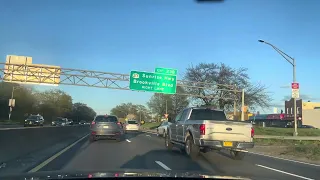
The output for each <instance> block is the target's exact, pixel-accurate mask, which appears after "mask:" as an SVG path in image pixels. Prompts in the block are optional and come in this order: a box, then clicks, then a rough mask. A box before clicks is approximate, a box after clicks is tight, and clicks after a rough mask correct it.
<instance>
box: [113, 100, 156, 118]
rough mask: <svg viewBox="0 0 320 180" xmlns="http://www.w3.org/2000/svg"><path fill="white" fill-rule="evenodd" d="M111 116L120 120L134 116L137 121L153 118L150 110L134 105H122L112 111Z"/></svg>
mask: <svg viewBox="0 0 320 180" xmlns="http://www.w3.org/2000/svg"><path fill="white" fill-rule="evenodd" d="M111 114H112V115H115V116H117V117H119V118H126V117H127V116H128V115H130V116H134V117H135V119H136V120H140V117H141V120H149V119H150V118H151V115H150V112H149V110H148V109H147V108H146V107H145V106H144V105H136V104H132V103H122V104H120V105H117V106H116V107H114V108H112V109H111Z"/></svg>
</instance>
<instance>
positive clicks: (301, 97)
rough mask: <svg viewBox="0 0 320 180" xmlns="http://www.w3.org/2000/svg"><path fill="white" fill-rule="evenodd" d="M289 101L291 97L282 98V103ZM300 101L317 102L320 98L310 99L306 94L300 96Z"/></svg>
mask: <svg viewBox="0 0 320 180" xmlns="http://www.w3.org/2000/svg"><path fill="white" fill-rule="evenodd" d="M290 99H291V96H288V95H287V96H284V97H283V99H282V101H288V100H290ZM300 99H302V100H304V101H319V100H320V98H317V97H312V96H310V95H308V94H300Z"/></svg>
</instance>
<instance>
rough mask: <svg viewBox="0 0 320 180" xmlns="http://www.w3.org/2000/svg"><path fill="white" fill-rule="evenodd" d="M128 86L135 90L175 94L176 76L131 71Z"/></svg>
mask: <svg viewBox="0 0 320 180" xmlns="http://www.w3.org/2000/svg"><path fill="white" fill-rule="evenodd" d="M129 88H130V89H131V90H135V91H149V92H156V93H163V94H175V93H176V89H177V78H176V76H173V75H168V74H159V73H151V72H142V71H131V72H130V85H129Z"/></svg>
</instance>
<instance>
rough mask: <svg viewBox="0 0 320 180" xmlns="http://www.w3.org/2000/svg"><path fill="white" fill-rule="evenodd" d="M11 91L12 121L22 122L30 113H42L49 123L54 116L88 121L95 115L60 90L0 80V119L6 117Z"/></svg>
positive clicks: (88, 108)
mask: <svg viewBox="0 0 320 180" xmlns="http://www.w3.org/2000/svg"><path fill="white" fill-rule="evenodd" d="M13 87H14V91H13ZM12 92H13V94H14V96H13V97H14V99H15V100H16V104H15V107H14V108H13V110H12V116H11V120H12V121H20V122H22V121H23V120H24V119H25V118H26V116H28V115H30V114H41V115H43V116H44V118H45V123H51V120H53V119H54V118H56V117H68V118H72V119H74V120H78V119H81V120H86V121H90V120H92V119H93V117H94V116H95V115H96V113H95V112H94V110H93V109H92V108H91V107H88V106H87V105H86V104H82V103H75V104H72V98H71V96H70V95H69V94H67V93H65V92H63V91H61V90H47V91H44V92H37V91H35V90H34V89H33V88H32V86H30V85H21V84H16V83H7V82H0V120H7V119H8V114H9V107H8V101H9V99H10V98H11V96H12Z"/></svg>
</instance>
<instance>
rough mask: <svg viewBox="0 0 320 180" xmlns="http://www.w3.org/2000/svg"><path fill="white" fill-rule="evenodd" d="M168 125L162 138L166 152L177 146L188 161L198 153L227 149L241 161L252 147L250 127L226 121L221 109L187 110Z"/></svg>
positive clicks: (244, 123) (247, 124)
mask: <svg viewBox="0 0 320 180" xmlns="http://www.w3.org/2000/svg"><path fill="white" fill-rule="evenodd" d="M169 122H171V124H170V126H169V127H168V132H167V134H166V135H165V145H166V147H167V149H170V150H171V149H172V148H173V146H177V147H180V148H181V149H183V150H185V152H186V153H187V155H189V156H190V157H191V158H196V157H197V156H198V154H199V152H204V153H206V152H208V151H211V150H221V149H226V150H229V151H230V154H231V156H232V157H233V159H236V160H241V159H243V158H244V156H245V154H246V153H247V152H248V151H247V149H249V148H253V147H254V143H253V136H254V129H253V127H252V124H251V123H247V122H242V121H233V120H227V118H226V115H225V113H224V111H222V110H217V109H211V108H203V107H200V108H198V107H191V108H186V109H184V110H183V111H181V112H180V113H179V114H178V115H177V116H176V118H175V119H174V120H170V119H169Z"/></svg>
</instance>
